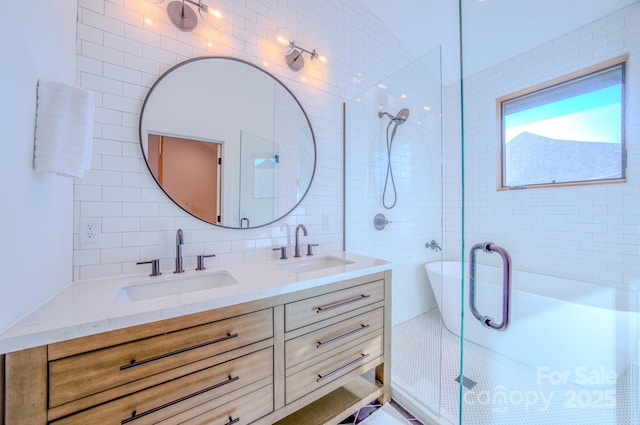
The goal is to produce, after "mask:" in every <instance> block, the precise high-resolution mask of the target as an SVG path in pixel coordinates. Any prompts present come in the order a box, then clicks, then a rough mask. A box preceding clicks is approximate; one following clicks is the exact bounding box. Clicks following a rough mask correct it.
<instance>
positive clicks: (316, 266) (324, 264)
mask: <svg viewBox="0 0 640 425" xmlns="http://www.w3.org/2000/svg"><path fill="white" fill-rule="evenodd" d="M349 264H353V261H349V260H344V259H342V258H338V257H333V256H330V255H326V256H322V257H312V258H305V259H304V260H296V259H293V260H287V262H282V263H279V264H278V268H281V269H283V270H286V271H289V272H292V273H304V272H313V271H317V270H324V269H330V268H332V267H340V266H346V265H349Z"/></svg>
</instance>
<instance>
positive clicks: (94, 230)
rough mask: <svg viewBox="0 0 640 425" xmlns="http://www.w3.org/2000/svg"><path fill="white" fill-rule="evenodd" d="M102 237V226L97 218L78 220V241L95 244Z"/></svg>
mask: <svg viewBox="0 0 640 425" xmlns="http://www.w3.org/2000/svg"><path fill="white" fill-rule="evenodd" d="M101 238H102V226H101V223H100V219H99V218H92V219H89V218H84V219H81V220H80V243H82V244H96V243H98V242H100V239H101Z"/></svg>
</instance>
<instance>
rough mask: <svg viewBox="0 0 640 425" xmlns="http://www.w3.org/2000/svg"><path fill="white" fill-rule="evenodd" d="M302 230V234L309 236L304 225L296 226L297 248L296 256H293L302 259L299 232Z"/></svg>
mask: <svg viewBox="0 0 640 425" xmlns="http://www.w3.org/2000/svg"><path fill="white" fill-rule="evenodd" d="M300 229H302V233H304V235H305V236H307V228H306V227H304V224H298V225H297V226H296V246H295V254H294V255H293V256H294V257H300V239H299V234H298V231H299V230H300Z"/></svg>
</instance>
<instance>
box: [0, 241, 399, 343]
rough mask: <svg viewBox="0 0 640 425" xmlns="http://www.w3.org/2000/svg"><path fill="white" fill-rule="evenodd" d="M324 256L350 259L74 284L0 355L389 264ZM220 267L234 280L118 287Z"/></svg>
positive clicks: (25, 324) (2, 339) (17, 328)
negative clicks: (145, 290)
mask: <svg viewBox="0 0 640 425" xmlns="http://www.w3.org/2000/svg"><path fill="white" fill-rule="evenodd" d="M327 256H330V257H336V258H339V259H343V260H346V261H351V262H352V263H351V264H346V265H340V266H337V267H331V268H326V269H323V270H316V271H310V272H304V273H294V272H291V271H287V270H286V269H284V268H282V267H279V265H281V264H285V263H286V264H293V263H295V262H304V261H308V259H309V257H302V258H289V259H287V260H263V261H251V262H245V263H235V264H228V265H225V264H220V265H217V266H210V267H209V266H208V267H207V269H206V270H203V271H195V270H187V271H185V273H181V274H180V275H173V274H171V273H166V272H165V273H163V274H162V275H161V276H157V277H149V276H148V275H147V274H138V275H128V276H118V277H114V278H105V279H95V280H87V281H79V282H74V283H72V284H71V285H70V286H68V287H67V288H66V289H64V290H63V291H61V292H60V293H59V294H58V295H56V296H55V297H53V298H52V299H51V300H49V301H48V302H46V303H45V304H43V305H42V306H41V307H40V308H38V309H37V310H35V311H34V312H33V313H31V314H30V315H28V316H27V317H25V318H24V319H23V320H21V321H20V322H18V323H17V324H15V325H14V326H12V327H11V328H9V329H8V330H6V331H5V332H4V333H2V334H0V354H2V353H8V352H12V351H18V350H22V349H26V348H32V347H37V346H41V345H46V344H51V343H54V342H59V341H65V340H68V339H73V338H78V337H82V336H87V335H93V334H97V333H101V332H108V331H112V330H116V329H122V328H126V327H129V326H135V325H141V324H144V323H150V322H154V321H157V320H163V319H168V318H172V317H178V316H183V315H186V314H191V313H198V312H201V311H206V310H211V309H215V308H220V307H227V306H230V305H234V304H239V303H243V302H249V301H255V300H259V299H264V298H268V297H272V296H275V295H282V294H287V293H291V292H295V291H299V290H303V289H308V288H312V287H316V286H321V285H326V284H330V283H333V282H337V281H340V280H345V279H351V278H355V277H359V276H363V275H366V274H370V273H375V272H379V271H384V270H388V269H390V268H391V264H390V263H388V262H387V261H384V260H380V259H377V258H371V257H365V256H361V255H356V254H352V253H348V252H342V251H335V252H328V253H320V254H317V255H316V256H315V257H317V258H321V257H327ZM311 258H313V257H311ZM221 270H226V271H228V272H229V273H230V274H231V275H232V276H233V277H234V278H235V279H236V280H237V281H238V283H237V284H234V285H229V286H222V287H218V288H213V289H206V290H200V291H195V292H185V293H181V294H179V295H168V296H163V297H158V298H151V299H146V300H140V301H129V300H128V299H124V300H123V297H122V291H121V288H123V287H126V286H127V285H130V284H131V283H133V282H154V281H155V282H160V281H162V280H167V279H175V278H187V277H190V276H194V275H195V274H198V275H199V276H203V275H204V274H206V273H216V272H220V271H221Z"/></svg>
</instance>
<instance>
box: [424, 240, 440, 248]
mask: <svg viewBox="0 0 640 425" xmlns="http://www.w3.org/2000/svg"><path fill="white" fill-rule="evenodd" d="M424 247H425V248H431V249H432V250H434V251H442V248H440V245H438V242H436V240H435V239H431V242H429V243H426V244H424Z"/></svg>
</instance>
